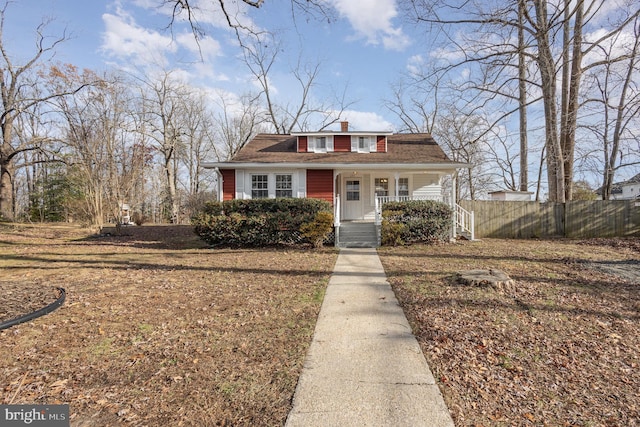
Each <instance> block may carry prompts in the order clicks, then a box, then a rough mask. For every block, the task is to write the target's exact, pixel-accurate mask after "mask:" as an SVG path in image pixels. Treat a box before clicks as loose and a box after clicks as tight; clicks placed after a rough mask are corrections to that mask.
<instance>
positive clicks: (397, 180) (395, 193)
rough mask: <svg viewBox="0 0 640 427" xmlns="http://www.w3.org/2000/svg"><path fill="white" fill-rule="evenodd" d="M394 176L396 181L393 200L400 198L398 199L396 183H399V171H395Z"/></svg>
mask: <svg viewBox="0 0 640 427" xmlns="http://www.w3.org/2000/svg"><path fill="white" fill-rule="evenodd" d="M394 178H395V180H396V182H395V190H394V196H395V200H400V199H399V197H400V191H399V188H398V185H399V183H400V173H399V172H396V174H395V176H394Z"/></svg>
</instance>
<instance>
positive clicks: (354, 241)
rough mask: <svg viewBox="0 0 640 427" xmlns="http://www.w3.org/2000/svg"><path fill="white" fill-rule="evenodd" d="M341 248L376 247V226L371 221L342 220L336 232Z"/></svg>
mask: <svg viewBox="0 0 640 427" xmlns="http://www.w3.org/2000/svg"><path fill="white" fill-rule="evenodd" d="M338 236H339V238H338V246H339V247H341V248H377V247H378V246H379V245H378V228H377V227H376V225H375V224H374V223H373V222H343V223H342V224H340V229H339V233H338Z"/></svg>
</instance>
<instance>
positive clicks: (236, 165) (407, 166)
mask: <svg viewBox="0 0 640 427" xmlns="http://www.w3.org/2000/svg"><path fill="white" fill-rule="evenodd" d="M201 166H202V167H203V168H205V169H217V170H218V171H219V170H220V168H223V169H334V170H348V171H351V170H353V169H369V170H387V169H395V170H412V171H423V170H447V169H448V170H456V169H467V168H470V167H471V164H470V163H457V162H450V163H418V164H416V163H291V162H279V163H256V162H224V163H220V162H204V163H202V164H201Z"/></svg>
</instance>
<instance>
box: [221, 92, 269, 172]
mask: <svg viewBox="0 0 640 427" xmlns="http://www.w3.org/2000/svg"><path fill="white" fill-rule="evenodd" d="M214 103H215V104H216V106H217V111H218V112H217V113H216V116H215V118H216V119H215V128H214V129H215V130H214V132H215V141H217V144H215V146H214V149H215V153H216V157H217V158H218V160H230V159H231V158H232V157H233V156H235V155H236V154H237V153H238V151H240V149H241V148H242V147H244V145H245V144H246V143H247V142H249V141H250V140H251V139H252V138H253V137H254V136H255V135H256V134H258V133H260V132H266V130H267V128H266V126H265V125H264V122H265V120H266V119H265V114H264V111H263V110H262V108H261V104H260V98H259V96H258V95H252V94H245V95H242V96H240V97H239V98H236V97H235V96H231V95H230V94H227V93H224V92H218V93H217V97H216V99H215V100H214Z"/></svg>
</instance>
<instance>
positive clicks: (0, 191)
mask: <svg viewBox="0 0 640 427" xmlns="http://www.w3.org/2000/svg"><path fill="white" fill-rule="evenodd" d="M12 169H13V168H12V167H11V163H10V161H9V160H8V159H5V158H4V157H3V158H1V159H0V218H2V219H4V220H8V221H13V220H14V219H15V209H14V200H13V170H12Z"/></svg>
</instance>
